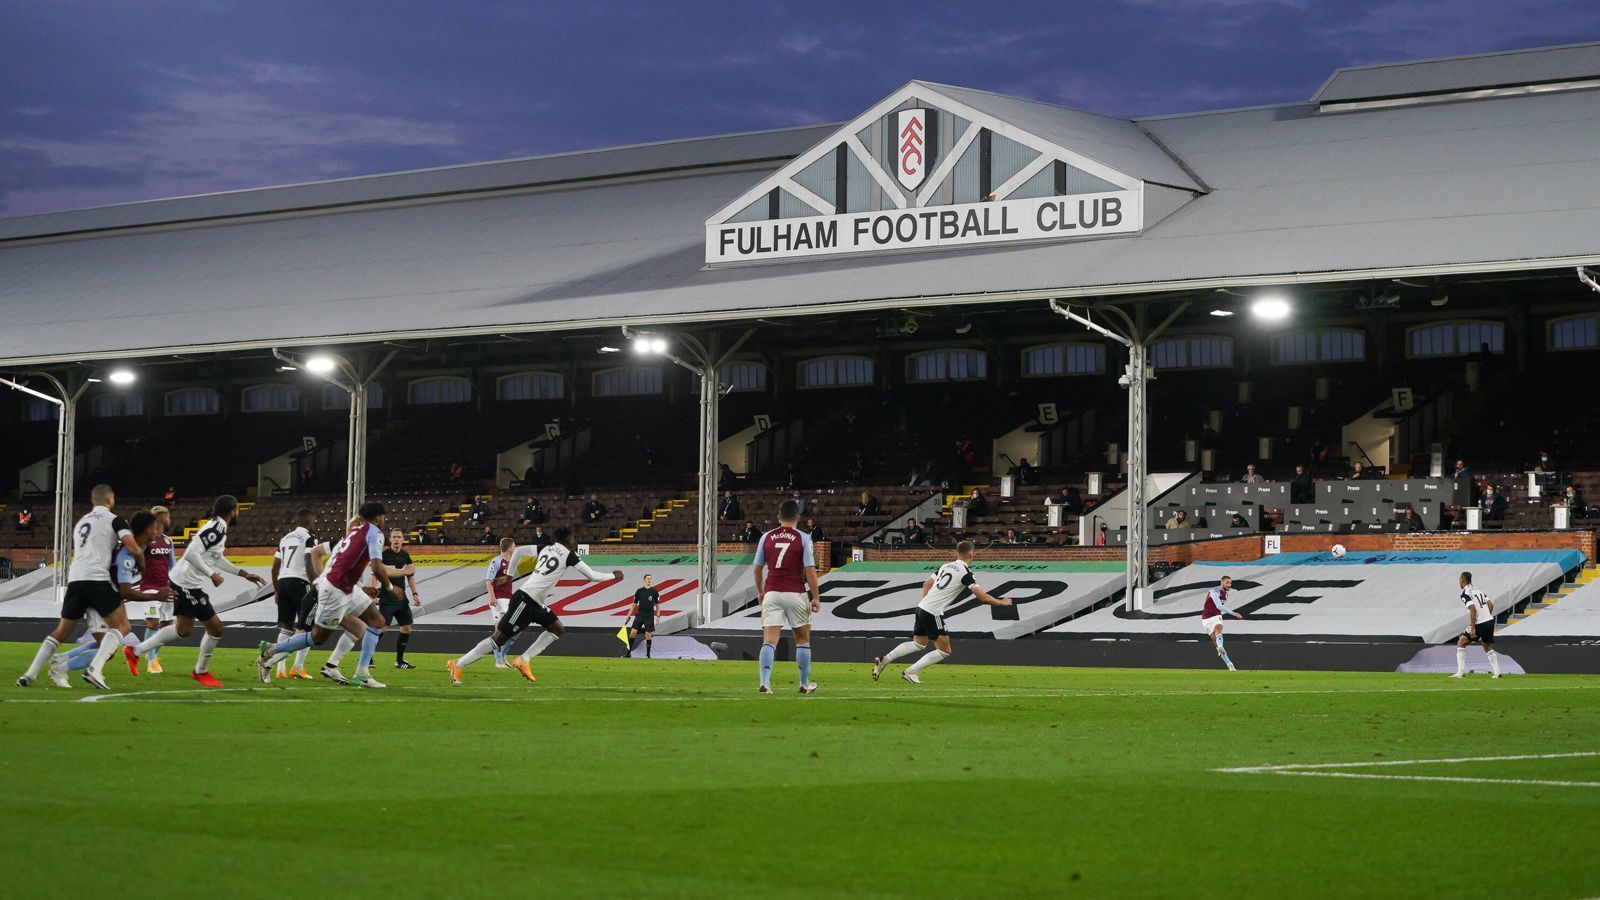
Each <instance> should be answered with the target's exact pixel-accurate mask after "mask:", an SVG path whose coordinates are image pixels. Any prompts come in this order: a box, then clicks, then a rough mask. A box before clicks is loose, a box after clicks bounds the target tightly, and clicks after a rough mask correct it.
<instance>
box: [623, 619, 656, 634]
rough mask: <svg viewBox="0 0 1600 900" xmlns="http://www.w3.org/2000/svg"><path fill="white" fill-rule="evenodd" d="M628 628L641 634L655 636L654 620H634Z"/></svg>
mask: <svg viewBox="0 0 1600 900" xmlns="http://www.w3.org/2000/svg"><path fill="white" fill-rule="evenodd" d="M628 627H629V628H632V629H633V630H634V631H637V632H639V633H641V634H655V633H656V620H655V619H644V618H639V619H634V620H633V624H632V625H629V626H628Z"/></svg>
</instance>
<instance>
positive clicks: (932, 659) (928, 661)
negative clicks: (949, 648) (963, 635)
mask: <svg viewBox="0 0 1600 900" xmlns="http://www.w3.org/2000/svg"><path fill="white" fill-rule="evenodd" d="M950 656H951V654H950V653H946V652H944V651H943V650H940V649H939V648H938V647H935V648H933V649H932V650H929V651H928V652H927V654H926V655H924V656H923V657H922V658H921V659H919V660H917V661H916V662H914V663H912V664H911V665H909V666H906V671H907V672H909V673H911V674H912V675H915V674H917V673H918V672H921V671H922V670H923V669H926V668H927V667H929V666H931V665H933V664H934V663H939V662H944V661H945V660H947V659H949V658H950Z"/></svg>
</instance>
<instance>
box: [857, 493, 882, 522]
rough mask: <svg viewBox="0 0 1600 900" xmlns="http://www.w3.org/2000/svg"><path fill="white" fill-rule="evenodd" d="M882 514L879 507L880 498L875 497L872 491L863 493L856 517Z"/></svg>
mask: <svg viewBox="0 0 1600 900" xmlns="http://www.w3.org/2000/svg"><path fill="white" fill-rule="evenodd" d="M881 514H882V513H880V512H879V507H878V498H877V497H874V496H873V495H872V492H870V491H862V492H861V506H860V508H858V509H857V510H856V515H858V516H876V515H881Z"/></svg>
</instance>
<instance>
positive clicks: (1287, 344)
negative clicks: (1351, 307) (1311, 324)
mask: <svg viewBox="0 0 1600 900" xmlns="http://www.w3.org/2000/svg"><path fill="white" fill-rule="evenodd" d="M1366 358H1367V335H1366V333H1365V332H1363V331H1359V330H1357V329H1353V328H1309V329H1306V330H1304V331H1291V332H1289V333H1288V334H1280V335H1278V336H1277V337H1274V338H1273V339H1272V362H1273V364H1274V365H1287V364H1293V363H1313V362H1360V361H1362V360H1364V359H1366Z"/></svg>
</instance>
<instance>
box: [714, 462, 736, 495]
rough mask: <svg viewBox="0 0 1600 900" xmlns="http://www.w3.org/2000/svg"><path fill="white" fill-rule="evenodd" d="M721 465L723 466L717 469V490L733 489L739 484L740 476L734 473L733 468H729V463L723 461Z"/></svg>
mask: <svg viewBox="0 0 1600 900" xmlns="http://www.w3.org/2000/svg"><path fill="white" fill-rule="evenodd" d="M721 466H722V468H721V469H719V470H718V471H717V490H719V491H731V490H733V489H734V488H735V487H737V486H738V484H739V478H738V476H737V475H734V474H733V469H731V468H729V466H728V464H727V463H722V464H721Z"/></svg>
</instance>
